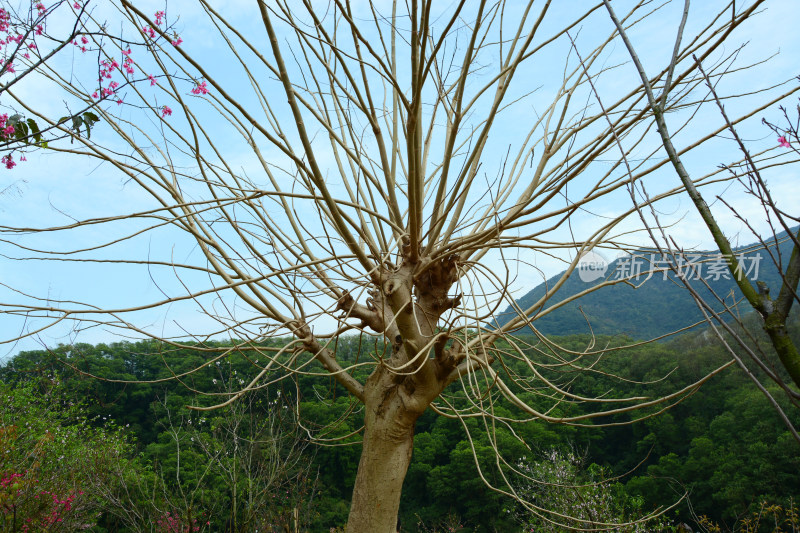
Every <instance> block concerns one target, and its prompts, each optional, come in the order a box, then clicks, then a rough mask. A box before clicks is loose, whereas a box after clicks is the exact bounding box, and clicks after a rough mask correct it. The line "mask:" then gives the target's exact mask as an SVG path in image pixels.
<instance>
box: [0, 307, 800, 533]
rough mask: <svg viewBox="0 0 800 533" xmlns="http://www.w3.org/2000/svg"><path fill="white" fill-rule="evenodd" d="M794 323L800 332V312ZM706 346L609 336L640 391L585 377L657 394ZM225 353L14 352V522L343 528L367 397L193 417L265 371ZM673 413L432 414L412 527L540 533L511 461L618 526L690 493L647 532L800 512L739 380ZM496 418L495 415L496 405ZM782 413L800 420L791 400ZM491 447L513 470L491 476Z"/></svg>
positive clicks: (536, 494) (140, 346)
mask: <svg viewBox="0 0 800 533" xmlns="http://www.w3.org/2000/svg"><path fill="white" fill-rule="evenodd" d="M792 330H793V331H795V332H797V331H799V330H800V328H798V327H797V320H796V319H795V321H794V324H793V326H792ZM704 339H705V337H704V335H703V334H702V332H700V333H693V334H688V335H684V336H682V337H679V338H677V339H674V340H672V341H670V342H668V343H655V344H645V345H640V346H638V347H635V348H633V349H626V350H623V351H614V350H613V346H615V345H619V344H621V343H622V342H623V341H626V340H629V339H620V338H612V337H607V338H601V339H598V342H599V343H600V344H601V345H604V346H606V347H607V348H608V350H607V351H605V352H604V353H603V354H602V356H601V358H602V365H603V366H602V367H603V369H604V372H609V373H614V372H619V373H623V372H622V371H624V374H625V375H626V376H628V377H629V378H630V379H631V380H632V381H631V382H630V383H629V385H628V387H627V388H625V390H622V388H621V387H620V385H619V381H617V380H612V379H610V378H608V377H606V375H604V373H601V372H598V373H596V374H580V375H576V376H574V380H581V389H580V390H589V391H592V392H593V393H594V394H596V395H597V396H603V395H605V396H616V397H628V396H638V395H647V396H653V397H655V396H658V395H661V394H666V393H668V392H671V391H675V390H677V389H679V388H681V386H684V385H686V384H689V383H691V382H693V381H694V380H696V379H698V378H700V377H702V376H703V375H704V374H706V373H707V372H709V371H711V370H712V369H714V368H717V367H719V366H720V365H722V364H724V363H725V362H726V361H727V357H726V356H725V354H724V352H723V351H722V349H721V348H720V347H719V346H718V344H717V343H716V342H710V341H706V340H704ZM557 340H558V342H559V343H560V344H561V345H562V346H563V347H564V348H565V349H568V350H570V349H572V350H583V349H585V347H586V345H587V343H588V342H589V340H590V339H589V338H588V337H586V336H571V337H561V338H559V339H557ZM519 341H520V342H528V343H529V344H530V346H531V353H532V354H533V355H532V356H536V355H535V354H537V353H538V354H540V356H542V357H544V355H541V354H544V353H545V351H537V349H541V348H542V346H541V344H538V343H537V342H536V341H535V339H533V338H527V339H526V338H521V339H519ZM765 346H766V345H765ZM224 347H225V344H224V343H220V344H217V345H204V346H202V347H201V346H198V348H197V350H173V349H170V348H168V347H166V346H164V345H160V344H158V343H155V342H139V343H127V342H121V343H114V344H110V345H105V344H100V345H97V346H91V345H85V344H79V345H75V346H62V347H60V348H58V349H56V350H53V351H52V352H46V351H33V352H30V351H29V352H22V353H20V354H18V355H17V356H16V357H14V358H13V359H12V360H10V361H9V362H8V363H7V364H6V365H5V366H4V367H3V368H2V372H1V373H0V376H1V377H2V385H0V387H2V395H3V396H4V397H5V398H6V400H5V405H4V412H3V415H2V416H3V419H2V424H1V425H2V427H3V430H2V433H0V436H1V437H2V438H0V446H2V447H3V450H2V455H0V457H3V458H4V459H3V465H2V468H0V470H2V471H3V473H4V482H3V486H2V488H0V491H2V493H0V498H2V505H4V507H3V509H4V510H5V511H4V512H5V514H4V515H3V519H4V520H6V522H5V523H4V527H6V528H8V527H9V524H10V522H9V520H10V518H9V517H10V515H9V510H10V509H14V510H15V512H17V511H18V512H19V513H20V516H22V514H23V513H26V512H27V513H33V514H31V515H30V516H33V515H35V513H37V512H38V513H44V514H47V516H57V517H61V518H62V519H63V518H67V519H68V518H69V517H70V516H77V513H79V512H85V515H86V516H85V517H83V518H82V519H83V520H84V525H86V524H89V523H95V521H96V523H97V525H96V526H95V527H94V528H93V529H91V531H189V530H192V531H194V530H195V529H193V528H197V529H196V530H197V531H242V532H249V531H256V530H258V531H288V530H292V529H291V528H293V527H295V524H299V529H300V530H309V531H319V532H328V531H329V530H330V528H332V527H339V526H342V525H343V524H344V523H345V521H346V519H347V512H348V507H349V505H348V498H349V494H350V491H351V490H352V484H353V481H354V476H355V472H356V466H357V462H358V457H359V452H360V450H359V447H360V444H358V435H357V432H358V430H359V429H360V421H359V420H360V417H358V416H348V414H353V413H352V411H354V410H357V409H358V406H357V404H356V403H355V402H354V401H353V400H352V398H350V397H348V396H347V395H346V394H344V391H343V389H341V386H339V385H336V384H335V382H334V381H333V380H332V379H326V380H322V381H321V380H320V379H318V378H313V377H311V376H309V377H296V376H293V377H291V378H288V377H287V378H286V379H283V380H281V379H279V380H277V381H275V382H273V383H272V384H270V385H268V386H266V387H263V388H261V389H259V390H258V391H256V392H253V393H251V394H250V395H248V396H245V397H244V398H241V399H239V400H238V401H236V402H234V403H233V404H232V405H230V406H228V407H224V408H221V409H217V410H213V411H196V410H195V411H190V410H188V409H186V406H187V405H193V406H208V405H213V404H217V403H220V402H221V401H224V400H226V399H228V398H230V395H228V394H227V393H228V391H230V390H237V389H238V388H239V386H240V385H241V384H242V383H243V380H244V379H246V378H245V376H247V375H249V374H250V373H252V370H253V368H254V366H258V364H259V362H258V353H257V352H255V351H253V352H243V351H241V352H237V353H225V349H224ZM368 349H379V347H375V346H372V347H371V348H368V347H366V346H365V345H363V344H361V343H359V341H358V339H357V338H355V337H350V338H343V339H341V340H340V342H339V345H338V346H337V357H338V358H341V359H342V360H347V361H355V360H356V359H357V358H359V357H364V355H365V352H366V350H368ZM765 349H766V348H765ZM219 355H224V357H220V358H218V359H216V358H217V357H218V356H219ZM215 359H216V360H215ZM203 363H205V366H202V367H201V368H200V370H197V371H191V370H192V369H195V368H197V367H200V366H201V365H203ZM506 364H509V365H511V366H514V365H522V364H523V363H522V362H520V361H511V360H510V361H507V362H506ZM307 370H308V372H309V373H313V371H314V369H313V368H308V369H307ZM519 370H522V368H519ZM184 372H189V373H186V374H184ZM134 382H135V383H134ZM575 385H576V387H577V385H578V383H575ZM198 390H204V391H214V392H213V394H212V395H210V396H209V395H199V394H197V393H196V392H195V391H198ZM526 394H529V393H526ZM446 399H447V401H448V402H451V403H452V404H453V405H458V403H459V402H463V401H464V395H463V393H461V391H459V390H458V386H454V387H452V388H451V390H450V391H449V394H448V395H447V396H446ZM529 400H530V401H531V402H532V403H534V404H535V402H536V399H535V398H529ZM662 407H663V405H659V406H657V407H654V408H653V409H652V410H651V411H649V412H636V411H634V412H632V413H631V414H628V413H625V414H620V415H618V416H617V418H615V419H614V420H610V421H608V422H611V423H612V424H613V423H616V422H626V421H629V420H630V419H631V418H630V417H635V418H636V419H640V418H641V419H643V420H641V421H639V422H636V423H634V424H631V425H627V424H625V425H612V426H611V427H603V428H601V427H570V426H557V425H548V424H547V423H545V422H542V421H540V420H536V421H531V422H528V423H524V424H515V425H513V426H505V425H502V424H496V425H494V426H491V425H490V424H489V423H488V422H487V421H486V420H482V419H477V418H469V419H464V420H459V419H457V418H445V417H437V416H435V414H434V413H433V412H431V411H430V410H429V411H428V413H427V414H425V415H423V417H422V418H421V419H420V420H419V422H418V424H417V434H416V437H415V441H414V457H413V462H412V465H411V468H410V469H409V473H408V476H407V478H406V480H405V486H404V491H403V501H402V506H401V523H402V528H403V531H434V530H437V531H443V530H448V529H446V528H448V527H452V528H454V529H452V530H463V531H473V530H474V531H482V532H489V531H520V530H522V528H523V527H525V528H526V530H530V528H533V529H534V530H546V529H545V528H544V526H543V525H542V524H538V525H537V522H536V521H535V519H534V518H533V517H531V516H530V515H527V514H526V513H525V512H523V511H522V510H521V509H520V508H518V507H516V506H515V504H514V503H513V501H512V500H511V499H510V498H508V497H505V496H502V495H501V494H499V493H497V492H494V491H492V490H490V489H489V488H488V487H487V484H486V483H485V482H484V481H483V480H482V479H481V475H482V476H484V477H485V479H486V481H487V482H489V483H491V484H495V485H500V483H499V476H501V475H509V473H510V466H512V465H513V466H514V467H515V468H517V469H518V470H519V471H521V472H523V473H524V472H527V473H529V474H533V475H535V476H537V477H538V478H540V479H541V478H543V477H544V478H545V479H548V478H549V480H550V482H553V483H567V484H571V485H576V484H577V485H581V484H584V483H589V482H594V483H598V485H595V486H594V487H593V486H592V485H585V486H584V488H583V489H580V491H579V490H578V489H574V490H575V495H572V494H570V495H569V498H568V499H570V498H571V500H570V501H574V500H575V498H579V499H580V498H584V499H586V500H587V501H595V504H594V505H596V506H597V508H598V509H604V511H603V512H604V513H606V514H605V516H608V517H611V518H613V519H614V520H625V519H630V518H635V517H638V516H643V515H645V514H646V513H648V512H650V511H652V510H654V509H656V508H658V507H659V506H661V507H668V506H670V505H672V504H674V503H676V502H678V501H679V500H681V498H684V499H683V500H682V501H680V502H679V503H678V505H677V507H675V509H674V510H672V511H669V512H668V513H667V515H666V518H664V519H662V521H661V522H660V523H661V524H662V526H652V527H654V528H656V529H651V530H658V529H659V528H662V527H666V525H667V524H677V523H678V522H685V523H688V524H695V523H696V520H697V519H698V518H699V517H700V516H701V515H706V516H707V517H708V519H709V520H711V521H713V522H716V523H719V524H721V525H723V526H725V525H727V526H728V527H730V526H732V525H733V523H734V522H735V521H736V519H737V517H741V516H743V515H746V514H747V513H748V512H753V511H757V510H758V509H759V506H760V505H761V504H762V502H768V503H769V504H780V505H783V506H787V505H791V502H792V501H794V502H797V500H798V498H799V497H800V476H798V475H797V472H798V471H800V448H799V447H798V445H797V443H796V442H794V441H793V440H792V439H791V437H790V435H789V433H788V431H787V430H786V428H785V426H784V425H783V424H782V423H781V421H780V420H779V419H778V417H777V415H776V414H775V413H774V411H773V410H772V409H771V408H770V406H769V405H768V404H767V402H766V401H765V399H764V397H763V396H762V395H761V393H760V392H759V391H758V390H756V389H755V388H754V387H753V386H752V385H751V383H750V382H749V381H748V380H747V379H746V378H745V377H744V376H743V374H742V373H741V372H740V371H739V369H737V368H736V367H729V368H727V369H725V370H723V371H721V372H720V373H719V374H718V375H716V376H715V377H714V378H713V379H711V380H710V381H709V382H707V383H706V384H705V385H703V386H702V387H701V388H700V389H699V390H697V391H696V392H694V393H693V394H691V395H689V396H688V397H686V399H685V400H683V401H682V402H680V403H678V404H677V405H674V406H673V407H672V408H671V409H669V410H668V411H666V412H659V411H660V410H661V409H662ZM584 408H585V407H584V406H583V405H582V404H580V403H576V402H564V403H563V404H561V407H560V409H563V411H564V413H576V412H580V411H581V410H582V409H584ZM495 412H496V414H497V415H499V416H500V417H501V419H502V415H503V412H504V411H503V407H502V406H498V407H497V409H496V411H495ZM790 413H792V414H793V416H794V417H795V421H796V422H800V418H798V416H797V415H798V412H797V410H796V409H795V410H794V411H793V412H792V411H791V410H790ZM650 414H653V415H656V416H652V417H649V416H648V415H650ZM23 427H24V428H26V429H25V431H23V430H22V429H21V428H23ZM10 428H13V429H10ZM27 428H30V430H28V429H27ZM321 428H324V429H322V430H321ZM465 429H468V430H469V432H468V433H467V432H466V431H465ZM487 430H488V431H487ZM62 434H63V436H61V435H62ZM52 435H56V436H60V437H59V438H56V439H52ZM311 435H313V436H314V437H315V439H316V440H315V442H314V443H311V442H310V441H309V437H310V436H311ZM467 435H469V438H468V437H467ZM59 439H60V440H59ZM523 440H524V441H525V442H528V443H530V444H531V447H530V448H528V447H526V446H525V445H523V444H522V441H523ZM62 441H63V442H62ZM56 445H57V446H56ZM495 448H496V449H497V450H498V451H499V452H500V456H501V457H502V459H503V460H504V461H506V462H507V465H506V466H498V463H497V461H496V457H495V451H494V449H495ZM89 453H91V454H94V455H93V457H95V459H93V460H92V461H91V462H89V463H88V464H96V465H97V466H91V467H89V466H87V461H86V458H87V457H88V456H87V454H89ZM475 457H477V464H478V465H479V466H480V472H481V474H480V475H479V473H478V470H477V468H476V459H475ZM98 458H99V459H98ZM26 461H27V462H26ZM64 465H67V466H66V467H64ZM62 467H63V468H62ZM87 468H91V470H92V472H91V474H89V473H88V472H87ZM33 471H36V472H38V473H37V477H36V478H35V480H34V478H33V477H31V475H30V474H29V473H30V472H33ZM559 472H560V473H559ZM9 475H16V476H17V478H9V477H8V476H9ZM559 476H560V477H559ZM616 476H621V477H619V478H616ZM609 478H614V479H613V480H612V481H607V482H604V481H603V480H604V479H609ZM7 479H10V481H8V482H7V481H6V480H7ZM15 480H16V481H15ZM12 481H14V482H16V483H17V484H16V485H14V484H13V483H11V482H12ZM517 483H518V484H517V485H516V486H517V487H518V489H519V490H520V491H527V496H528V497H533V498H534V500H535V501H539V502H541V504H542V505H544V506H548V505H549V506H550V507H551V508H553V507H554V508H556V509H558V506H559V505H564V503H563V500H564V498H563V496H564V495H560V494H559V493H558V491H557V490H555V489H553V488H549V489H548V488H547V487H546V486H540V485H531V484H530V483H528V484H526V483H525V482H524V481H522V480H520V481H519V482H517ZM14 487H16V489H14ZM15 491H16V492H15ZM59 491H60V492H59ZM45 492H46V493H47V494H48V495H49V494H51V493H52V494H53V498H54V501H56V500H57V501H58V502H62V503H59V504H58V505H56V504H52V505H50V504H49V503H48V505H50V506H49V507H48V506H45V507H41V506H40V507H35V506H34V505H33V504H32V503H31V502H32V501H33V499H31V497H30V496H31V495H34V493H35V494H38V495H41V494H44V493H45ZM17 493H19V495H16V496H14V497H16V498H17V499H16V500H14V499H13V497H12V494H17ZM26 494H27V495H28V500H26V499H25V497H24V496H25V495H26ZM69 498H72V499H71V500H70V499H69ZM601 500H602V501H601ZM36 501H37V502H40V501H41V500H36ZM65 501H69V503H68V504H64V503H63V502H65ZM48 502H49V500H48ZM559 502H561V503H559ZM564 510H565V511H566V510H568V509H564ZM48 513H49V514H48ZM54 513H55V514H54ZM170 527H173V528H183V527H189V528H190V529H169V528H170ZM693 527H694V526H693ZM284 528H289V529H284ZM458 528H463V529H458ZM6 530H11V529H6ZM48 531H49V530H48ZM770 531H771V530H770Z"/></svg>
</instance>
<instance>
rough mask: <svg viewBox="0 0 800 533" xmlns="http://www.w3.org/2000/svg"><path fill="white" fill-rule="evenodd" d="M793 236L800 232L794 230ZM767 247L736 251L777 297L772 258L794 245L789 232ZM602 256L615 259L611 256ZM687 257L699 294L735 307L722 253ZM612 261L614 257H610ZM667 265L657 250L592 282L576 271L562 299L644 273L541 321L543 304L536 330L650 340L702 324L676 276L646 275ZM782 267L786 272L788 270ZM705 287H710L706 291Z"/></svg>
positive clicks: (532, 298) (527, 302) (617, 264)
mask: <svg viewBox="0 0 800 533" xmlns="http://www.w3.org/2000/svg"><path fill="white" fill-rule="evenodd" d="M793 231H794V232H796V229H795V230H793ZM766 244H767V248H766V249H765V248H764V247H763V246H762V245H760V244H759V243H751V244H748V245H745V246H741V247H739V248H736V250H735V252H736V254H737V255H741V256H743V257H744V258H745V259H746V261H745V264H744V270H743V274H744V275H747V277H748V279H751V280H754V281H762V282H764V283H766V284H767V286H768V287H770V288H771V289H773V291H774V292H775V293H776V294H777V290H778V289H780V284H781V277H780V275H779V274H778V270H777V268H776V267H775V264H774V263H773V261H772V257H783V258H784V261H786V260H788V258H789V256H790V255H791V252H792V245H793V244H794V243H793V241H792V240H791V239H789V238H788V237H787V235H786V233H785V232H781V233H779V234H778V235H777V237H776V239H775V240H768V241H767V242H766ZM776 250H777V253H776ZM602 253H604V254H606V255H608V256H610V255H611V254H610V252H602ZM684 253H685V256H684V257H683V258H678V259H677V261H678V264H679V266H682V268H683V270H684V271H685V272H687V273H688V277H689V279H690V280H692V284H693V286H694V288H695V290H697V291H699V292H700V293H701V295H703V296H706V295H708V294H709V292H708V290H709V289H710V290H712V291H713V292H714V293H716V294H717V295H719V296H720V297H722V298H726V302H727V303H728V305H732V304H733V299H732V295H734V294H736V295H738V294H740V291H739V289H738V288H736V285H735V283H734V282H733V279H732V278H731V276H730V273H724V272H720V271H719V269H717V270H715V268H716V267H715V265H716V264H718V263H719V261H720V258H721V256H720V255H719V253H718V252H708V251H705V252H704V251H697V252H691V251H685V252H684ZM631 257H633V259H631ZM610 259H611V257H609V260H610ZM666 264H667V263H666V261H665V260H664V259H663V258H662V256H661V255H660V253H658V252H657V251H656V250H642V251H641V252H640V253H637V254H633V255H626V256H625V257H624V258H621V259H615V260H613V261H610V262H609V264H608V268H607V270H606V274H605V276H603V277H601V278H598V279H596V280H594V281H590V282H586V281H583V280H582V279H581V277H580V276H579V273H578V271H577V270H576V271H573V273H572V274H571V275H570V277H569V278H568V279H567V281H566V282H565V284H564V285H563V286H562V288H561V289H560V291H559V294H561V295H574V294H577V293H579V292H581V291H584V290H586V289H587V288H589V287H591V286H594V285H598V284H600V283H602V282H604V281H607V280H611V281H613V280H615V279H619V278H620V277H626V276H630V275H633V274H634V273H636V272H641V273H642V275H641V276H639V277H638V278H634V279H633V280H632V281H631V282H630V283H618V284H615V285H611V286H608V287H603V288H601V289H599V290H597V291H595V292H591V293H589V294H586V295H584V296H582V297H581V298H580V299H579V300H576V301H573V302H570V303H567V304H566V305H564V306H563V307H560V308H558V309H556V310H554V311H552V312H550V313H548V314H546V315H544V316H542V317H536V314H538V313H539V312H541V311H542V310H544V309H546V308H547V307H549V306H550V305H551V304H552V303H554V302H550V303H545V304H544V305H543V306H542V307H541V308H540V309H538V310H537V311H535V312H534V314H533V315H532V316H533V318H535V320H534V321H533V325H534V326H535V327H536V328H537V329H538V330H539V331H541V332H542V333H544V334H547V335H573V334H582V333H590V332H594V333H595V334H598V335H616V334H619V333H623V334H625V335H629V336H631V337H633V338H635V339H649V338H655V337H658V336H661V335H666V334H669V333H672V332H674V331H677V330H680V329H682V328H685V327H688V326H691V325H692V324H694V323H697V322H700V321H702V320H703V314H702V312H701V311H700V310H699V309H698V307H697V305H696V304H695V303H694V300H693V299H692V296H691V294H690V293H689V292H688V291H687V290H686V288H685V287H684V286H683V284H682V283H681V282H680V281H678V280H677V279H676V277H675V274H674V273H673V272H671V271H668V272H653V273H648V270H649V269H658V268H662V269H663V268H664V267H665V266H666ZM784 268H786V266H785V265H784ZM562 274H563V272H561V273H559V274H558V275H556V276H553V277H551V278H550V279H548V280H547V281H545V282H543V283H541V284H540V285H538V286H537V287H535V288H533V289H532V290H531V291H529V292H528V293H526V294H524V295H523V296H521V297H520V298H519V299H518V300H517V301H516V305H517V306H518V307H519V308H520V309H528V308H529V307H530V306H532V305H534V304H535V303H536V302H537V301H538V300H539V299H540V298H541V297H542V296H543V295H544V294H545V293H546V291H547V289H548V288H549V287H553V285H554V284H555V283H556V281H558V279H559V278H560V277H561V275H562ZM723 274H724V275H723ZM704 282H705V283H707V284H708V288H706V286H705V285H704ZM709 300H710V301H711V302H712V303H713V304H714V305H715V307H716V309H717V310H721V308H722V305H721V304H719V303H717V302H716V300H715V299H714V298H710V299H709ZM750 311H751V308H750V307H747V306H745V307H743V308H741V311H740V312H741V313H748V312H750ZM514 316H516V312H515V311H513V310H512V309H511V308H508V309H506V310H505V311H504V312H503V313H501V314H500V315H499V317H498V323H500V324H505V323H506V322H508V321H509V320H510V319H511V318H513V317H514ZM528 331H530V330H528Z"/></svg>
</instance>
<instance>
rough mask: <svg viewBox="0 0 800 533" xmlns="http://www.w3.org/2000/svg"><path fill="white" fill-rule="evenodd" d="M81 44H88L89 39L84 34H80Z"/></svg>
mask: <svg viewBox="0 0 800 533" xmlns="http://www.w3.org/2000/svg"><path fill="white" fill-rule="evenodd" d="M81 44H89V39H88V38H87V37H86V36H85V35H82V36H81Z"/></svg>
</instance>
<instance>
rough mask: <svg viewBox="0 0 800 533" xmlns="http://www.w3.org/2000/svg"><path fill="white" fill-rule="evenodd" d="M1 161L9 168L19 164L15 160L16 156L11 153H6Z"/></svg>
mask: <svg viewBox="0 0 800 533" xmlns="http://www.w3.org/2000/svg"><path fill="white" fill-rule="evenodd" d="M0 162H2V163H3V164H4V165H5V166H6V168H7V169H8V170H11V169H12V168H14V167H15V166H17V163H15V162H14V157H13V156H11V155H10V154H9V155H4V156H3V158H2V159H0Z"/></svg>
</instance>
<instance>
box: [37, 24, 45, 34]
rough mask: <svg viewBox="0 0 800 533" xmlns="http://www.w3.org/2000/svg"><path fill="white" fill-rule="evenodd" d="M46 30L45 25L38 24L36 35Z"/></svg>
mask: <svg viewBox="0 0 800 533" xmlns="http://www.w3.org/2000/svg"><path fill="white" fill-rule="evenodd" d="M43 31H44V27H43V26H42V25H41V24H37V25H36V35H41V34H42V32H43Z"/></svg>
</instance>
